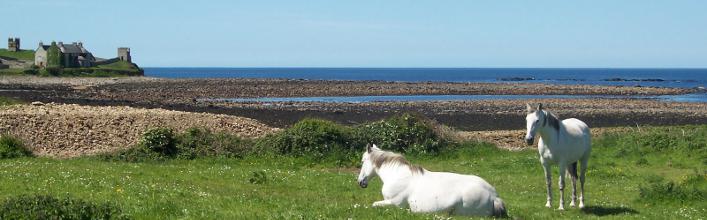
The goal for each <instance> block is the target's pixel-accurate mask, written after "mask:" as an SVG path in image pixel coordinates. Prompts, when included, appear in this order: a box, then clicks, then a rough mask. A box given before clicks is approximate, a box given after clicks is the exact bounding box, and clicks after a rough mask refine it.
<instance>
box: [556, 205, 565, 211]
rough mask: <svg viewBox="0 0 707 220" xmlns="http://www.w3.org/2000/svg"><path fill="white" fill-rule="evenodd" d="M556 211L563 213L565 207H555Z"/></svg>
mask: <svg viewBox="0 0 707 220" xmlns="http://www.w3.org/2000/svg"><path fill="white" fill-rule="evenodd" d="M557 210H560V211H565V207H562V206H560V207H557Z"/></svg>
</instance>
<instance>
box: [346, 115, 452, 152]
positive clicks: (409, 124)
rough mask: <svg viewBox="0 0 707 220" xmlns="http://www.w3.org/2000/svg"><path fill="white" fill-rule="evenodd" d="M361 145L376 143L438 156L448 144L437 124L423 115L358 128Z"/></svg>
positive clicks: (403, 150)
mask: <svg viewBox="0 0 707 220" xmlns="http://www.w3.org/2000/svg"><path fill="white" fill-rule="evenodd" d="M356 136H357V137H358V138H359V139H361V140H360V141H359V142H361V143H376V144H378V145H379V146H380V147H382V148H383V149H387V150H391V151H396V152H402V153H414V154H437V153H439V152H440V151H441V150H442V148H443V147H444V146H445V145H446V143H444V141H445V140H444V138H442V134H440V132H437V131H436V130H435V123H434V122H432V121H431V120H429V119H427V118H424V117H422V116H416V115H411V114H403V115H400V116H394V117H391V118H388V119H385V120H382V121H379V122H374V123H369V124H364V125H360V126H358V127H356Z"/></svg>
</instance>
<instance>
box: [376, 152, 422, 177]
mask: <svg viewBox="0 0 707 220" xmlns="http://www.w3.org/2000/svg"><path fill="white" fill-rule="evenodd" d="M371 160H372V161H373V165H375V166H376V168H379V169H380V168H381V167H383V165H385V164H397V165H404V166H407V167H408V168H409V169H410V172H412V174H413V175H416V174H424V173H425V170H424V169H423V168H422V167H420V166H418V165H413V164H411V163H410V161H408V160H406V159H405V157H403V155H400V154H396V153H393V152H388V151H384V150H374V151H371Z"/></svg>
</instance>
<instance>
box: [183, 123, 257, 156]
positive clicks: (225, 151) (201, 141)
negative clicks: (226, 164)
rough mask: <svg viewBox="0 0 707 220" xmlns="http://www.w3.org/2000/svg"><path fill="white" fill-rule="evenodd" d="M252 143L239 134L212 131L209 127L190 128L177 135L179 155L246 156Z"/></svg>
mask: <svg viewBox="0 0 707 220" xmlns="http://www.w3.org/2000/svg"><path fill="white" fill-rule="evenodd" d="M250 145H251V143H250V142H249V141H247V140H243V139H241V138H239V137H238V136H235V135H231V134H226V133H216V134H214V133H212V132H211V131H209V130H208V129H201V128H190V129H188V130H187V131H185V132H184V133H183V134H181V135H179V136H178V137H177V152H178V153H177V157H179V158H182V159H194V158H197V157H205V156H207V157H214V156H216V157H239V158H240V157H244V156H246V155H247V154H249V153H250V151H251V147H250Z"/></svg>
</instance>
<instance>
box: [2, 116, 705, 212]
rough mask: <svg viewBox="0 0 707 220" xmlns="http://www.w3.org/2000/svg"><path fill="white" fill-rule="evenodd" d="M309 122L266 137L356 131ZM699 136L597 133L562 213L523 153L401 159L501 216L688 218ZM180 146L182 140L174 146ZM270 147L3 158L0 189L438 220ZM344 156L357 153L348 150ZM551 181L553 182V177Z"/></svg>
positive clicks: (160, 208) (698, 173)
mask: <svg viewBox="0 0 707 220" xmlns="http://www.w3.org/2000/svg"><path fill="white" fill-rule="evenodd" d="M302 126H304V125H302ZM320 128H321V125H313V126H310V127H306V126H305V127H303V128H298V130H290V131H285V132H283V133H281V134H279V135H284V136H289V137H282V136H280V137H278V136H277V135H275V136H271V137H269V138H273V139H277V138H281V139H286V140H288V141H292V140H299V139H298V138H303V137H298V133H297V132H296V131H300V132H304V131H310V130H314V131H313V132H315V133H321V134H334V135H321V136H318V138H314V137H315V136H312V133H306V135H307V136H308V137H311V138H314V139H308V140H311V142H306V141H299V142H298V143H303V144H302V145H297V146H307V144H305V143H310V144H311V143H320V142H319V141H321V139H324V140H331V141H336V140H342V139H340V138H338V137H341V138H343V139H346V137H347V136H346V135H349V134H346V132H354V133H355V128H341V129H344V130H339V131H332V130H331V129H320ZM346 129H351V130H346ZM410 129H412V128H410ZM384 130H385V129H384ZM342 132H343V133H342ZM423 133H424V132H423ZM175 135H177V136H179V135H183V134H175ZM389 135H390V134H389ZM705 137H707V126H680V127H656V128H649V127H646V128H641V130H640V131H638V130H636V131H633V132H629V133H621V134H607V135H605V136H604V137H602V138H599V139H597V140H595V141H594V145H593V147H594V150H593V154H592V158H591V160H590V169H589V172H588V174H587V176H588V181H587V192H586V193H587V205H588V207H587V208H586V209H584V210H578V209H574V208H572V209H569V210H568V211H557V210H554V209H547V208H545V207H544V203H545V190H544V180H543V177H542V176H543V175H542V169H541V167H540V165H539V162H538V159H537V153H536V152H535V151H534V150H526V151H520V152H511V151H505V150H499V149H496V148H495V147H494V146H492V145H490V144H484V143H474V142H468V143H461V144H454V145H449V146H448V147H444V148H440V151H438V152H436V153H420V151H418V150H412V149H413V148H404V149H411V150H410V153H408V155H409V156H408V159H409V160H410V161H412V162H413V163H415V164H420V165H422V166H423V167H425V168H427V169H429V170H434V171H442V170H443V171H451V172H458V173H469V174H475V175H478V176H481V177H483V178H485V179H486V180H487V181H489V182H490V183H491V184H493V185H494V186H495V187H496V189H497V191H498V192H499V193H500V195H501V198H503V199H504V200H505V202H506V204H507V207H508V208H509V214H510V215H511V217H517V218H524V219H558V218H563V219H575V218H597V217H601V218H609V219H639V218H649V219H698V218H701V217H704V216H706V215H705V214H706V213H707V210H706V209H707V207H706V206H705V202H704V201H705V196H706V194H705V193H706V192H707V179H706V178H707V176H706V175H707V173H706V172H707V170H706V169H705V167H706V166H707V152H706V151H707V140H706V139H705ZM382 141H388V143H389V145H388V147H389V148H390V147H394V146H395V145H390V144H391V143H395V142H390V141H394V140H382ZM295 142H297V141H295ZM180 143H183V142H178V143H175V144H177V145H179V144H180ZM271 143H277V142H271ZM252 145H254V146H256V145H258V144H257V143H252ZM400 146H403V145H400ZM409 146H412V145H409ZM281 147H282V146H281ZM289 147H292V146H289ZM353 147H354V149H353V151H356V152H358V151H362V147H363V146H360V147H359V146H353ZM283 149H288V147H285V148H283ZM275 152H279V153H278V154H270V153H255V154H244V155H243V156H241V157H214V156H205V157H195V158H194V159H167V160H147V161H143V162H124V161H120V160H104V159H102V158H97V157H94V158H80V159H71V160H53V159H46V158H21V159H6V160H0V168H1V169H0V170H2V176H4V178H1V179H0V185H2V186H3V187H0V196H2V197H3V198H8V197H10V198H12V197H16V196H20V195H27V194H41V195H53V196H56V197H59V198H63V197H72V198H77V199H81V200H83V201H88V202H92V203H96V204H100V203H105V202H108V201H111V202H114V203H115V207H116V208H117V209H119V210H122V212H123V213H124V214H126V215H128V216H130V217H133V218H165V217H166V218H191V219H202V218H209V219H268V218H285V219H291V218H305V219H317V218H330V219H346V218H354V219H429V218H433V217H435V216H439V217H446V216H445V215H441V214H439V215H435V214H411V213H409V212H408V211H406V210H401V209H397V208H393V207H390V208H371V207H370V204H371V203H372V202H374V201H377V200H380V199H381V198H382V196H381V195H380V187H381V182H380V180H379V179H375V180H373V181H372V182H371V186H370V187H369V188H368V189H360V188H359V187H358V186H357V184H356V181H355V179H356V175H357V172H358V169H357V168H356V167H355V165H353V166H351V165H347V164H342V163H338V162H336V160H326V158H328V157H331V156H333V155H336V151H332V152H330V153H327V154H326V155H323V157H308V156H303V155H296V154H290V153H287V152H280V151H275ZM285 155H288V156H285ZM352 156H353V157H354V160H358V158H357V157H358V156H359V155H358V153H357V154H356V155H352ZM554 177H555V178H556V177H557V175H554ZM555 182H556V181H555ZM554 187H555V189H556V185H554ZM557 195H558V193H555V194H554V196H557ZM554 201H557V199H555V200H554ZM553 206H555V207H556V206H557V204H556V203H555V204H553Z"/></svg>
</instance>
